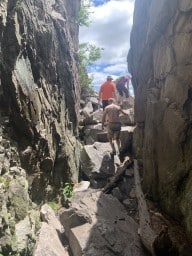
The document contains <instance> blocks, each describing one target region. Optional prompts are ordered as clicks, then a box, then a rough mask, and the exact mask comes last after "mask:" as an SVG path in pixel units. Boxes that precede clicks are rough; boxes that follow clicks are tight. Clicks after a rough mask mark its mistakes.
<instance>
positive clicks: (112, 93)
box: [99, 76, 116, 110]
mask: <svg viewBox="0 0 192 256" xmlns="http://www.w3.org/2000/svg"><path fill="white" fill-rule="evenodd" d="M112 80H113V78H112V77H111V76H108V77H107V81H106V82H105V83H103V84H102V85H101V87H100V90H99V99H100V101H102V106H103V110H104V109H105V107H106V106H108V105H109V103H108V99H109V98H114V99H116V87H115V84H114V83H113V82H112Z"/></svg>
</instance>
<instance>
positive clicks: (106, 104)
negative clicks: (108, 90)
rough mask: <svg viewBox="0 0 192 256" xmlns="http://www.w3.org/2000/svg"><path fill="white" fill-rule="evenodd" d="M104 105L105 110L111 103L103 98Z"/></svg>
mask: <svg viewBox="0 0 192 256" xmlns="http://www.w3.org/2000/svg"><path fill="white" fill-rule="evenodd" d="M102 105H103V111H104V110H105V107H107V106H108V105H109V103H108V100H103V101H102Z"/></svg>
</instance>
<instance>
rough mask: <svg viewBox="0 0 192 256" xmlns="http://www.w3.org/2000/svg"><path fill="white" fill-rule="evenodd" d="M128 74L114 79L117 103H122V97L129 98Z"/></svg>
mask: <svg viewBox="0 0 192 256" xmlns="http://www.w3.org/2000/svg"><path fill="white" fill-rule="evenodd" d="M130 79H131V78H130V77H129V76H121V77H119V78H118V79H117V80H116V81H115V84H116V90H117V92H118V94H119V95H118V96H119V97H118V103H119V104H122V100H123V97H124V96H125V97H126V98H129V81H130Z"/></svg>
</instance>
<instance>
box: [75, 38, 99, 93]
mask: <svg viewBox="0 0 192 256" xmlns="http://www.w3.org/2000/svg"><path fill="white" fill-rule="evenodd" d="M101 49H102V48H99V47H97V46H95V45H93V44H89V43H83V44H80V45H79V76H80V85H81V89H82V92H84V91H85V90H87V91H88V92H93V87H92V81H93V76H92V77H89V76H88V74H87V69H86V68H87V67H88V66H90V65H92V64H93V63H94V62H95V61H96V60H98V59H99V58H100V57H101Z"/></svg>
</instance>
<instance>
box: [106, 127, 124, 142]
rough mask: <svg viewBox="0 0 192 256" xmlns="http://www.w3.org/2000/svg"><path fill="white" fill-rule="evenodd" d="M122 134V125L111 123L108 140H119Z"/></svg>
mask: <svg viewBox="0 0 192 256" xmlns="http://www.w3.org/2000/svg"><path fill="white" fill-rule="evenodd" d="M120 133H121V123H109V124H108V133H107V138H108V140H112V139H114V140H119V138H120Z"/></svg>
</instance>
